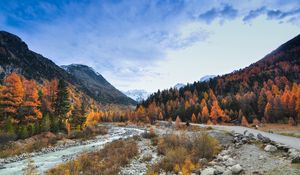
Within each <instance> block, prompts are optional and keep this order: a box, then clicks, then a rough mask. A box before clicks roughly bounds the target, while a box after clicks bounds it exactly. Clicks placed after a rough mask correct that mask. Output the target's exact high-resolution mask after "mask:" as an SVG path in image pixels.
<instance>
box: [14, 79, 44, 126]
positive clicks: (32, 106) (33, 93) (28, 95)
mask: <svg viewBox="0 0 300 175" xmlns="http://www.w3.org/2000/svg"><path fill="white" fill-rule="evenodd" d="M24 90H25V91H24V97H23V103H22V104H21V108H20V118H19V120H20V121H21V122H22V123H33V122H34V121H36V120H37V119H41V118H42V113H41V112H40V110H39V109H38V107H39V105H40V101H39V95H38V87H37V85H36V82H35V81H34V80H24Z"/></svg>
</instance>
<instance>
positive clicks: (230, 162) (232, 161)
mask: <svg viewBox="0 0 300 175" xmlns="http://www.w3.org/2000/svg"><path fill="white" fill-rule="evenodd" d="M234 164H235V161H234V160H233V159H232V158H228V159H227V160H226V162H225V165H226V166H232V165H234Z"/></svg>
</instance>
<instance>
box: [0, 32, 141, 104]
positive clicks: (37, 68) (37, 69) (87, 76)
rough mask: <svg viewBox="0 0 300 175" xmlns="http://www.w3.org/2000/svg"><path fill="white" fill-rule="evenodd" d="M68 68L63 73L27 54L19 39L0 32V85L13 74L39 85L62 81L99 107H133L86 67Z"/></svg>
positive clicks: (130, 100)
mask: <svg viewBox="0 0 300 175" xmlns="http://www.w3.org/2000/svg"><path fill="white" fill-rule="evenodd" d="M70 67H71V68H70V69H68V70H69V71H66V70H65V69H63V68H61V67H60V66H58V65H56V64H55V63H54V62H52V61H51V60H50V59H48V58H45V57H44V56H42V55H41V54H38V53H35V52H33V51H31V50H29V48H28V46H27V44H26V43H25V42H24V41H22V40H21V38H19V37H18V36H16V35H13V34H11V33H8V32H5V31H0V81H2V79H3V78H4V76H5V75H7V74H9V73H11V72H13V71H14V72H17V73H19V74H21V75H23V76H24V77H25V78H27V79H34V80H36V81H37V82H39V83H42V82H43V81H44V80H52V79H63V80H65V81H66V82H68V83H69V84H71V85H73V86H74V87H76V89H77V90H79V91H82V92H84V93H85V94H86V95H88V96H90V97H92V98H93V99H94V100H96V101H98V102H100V103H117V104H125V105H128V104H130V105H133V104H136V102H135V101H134V100H132V99H130V98H128V97H126V96H125V95H124V94H122V93H121V92H120V91H118V90H117V89H116V88H114V87H113V86H112V85H111V84H110V83H108V82H107V81H106V80H105V79H104V78H103V77H102V76H101V75H99V74H96V73H95V72H94V71H92V70H91V69H90V68H88V67H87V66H70ZM76 68H77V69H76ZM93 81H95V82H93Z"/></svg>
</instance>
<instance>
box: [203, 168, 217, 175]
mask: <svg viewBox="0 0 300 175" xmlns="http://www.w3.org/2000/svg"><path fill="white" fill-rule="evenodd" d="M215 172H216V170H215V169H214V168H205V169H204V170H202V171H201V175H214V174H215Z"/></svg>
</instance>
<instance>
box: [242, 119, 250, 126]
mask: <svg viewBox="0 0 300 175" xmlns="http://www.w3.org/2000/svg"><path fill="white" fill-rule="evenodd" d="M241 125H242V126H245V127H247V126H249V123H248V120H247V118H246V117H245V116H243V117H242V121H241Z"/></svg>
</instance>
